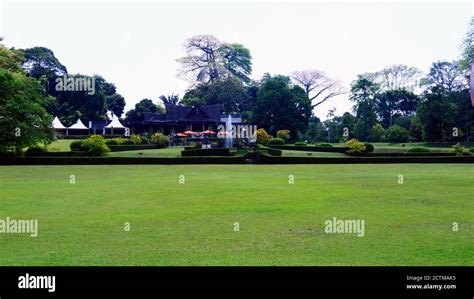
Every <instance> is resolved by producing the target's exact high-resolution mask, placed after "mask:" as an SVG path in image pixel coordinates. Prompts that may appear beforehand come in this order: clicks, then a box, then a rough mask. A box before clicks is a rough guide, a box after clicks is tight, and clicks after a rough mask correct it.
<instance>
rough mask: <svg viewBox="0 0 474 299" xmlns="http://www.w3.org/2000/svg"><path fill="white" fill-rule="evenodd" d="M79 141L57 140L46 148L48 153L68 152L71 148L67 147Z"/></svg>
mask: <svg viewBox="0 0 474 299" xmlns="http://www.w3.org/2000/svg"><path fill="white" fill-rule="evenodd" d="M76 140H79V139H58V140H55V141H53V142H51V144H50V145H49V146H48V151H50V152H69V151H70V150H71V148H70V147H69V145H70V144H71V142H73V141H76Z"/></svg>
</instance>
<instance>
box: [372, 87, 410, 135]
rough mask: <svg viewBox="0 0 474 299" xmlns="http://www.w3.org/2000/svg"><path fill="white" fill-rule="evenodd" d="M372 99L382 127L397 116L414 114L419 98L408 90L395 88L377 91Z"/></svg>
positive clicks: (389, 123)
mask: <svg viewBox="0 0 474 299" xmlns="http://www.w3.org/2000/svg"><path fill="white" fill-rule="evenodd" d="M374 100H375V105H376V111H377V115H378V117H379V119H380V122H381V123H382V126H383V127H384V128H388V127H391V126H392V125H393V123H394V121H395V119H396V118H397V117H399V116H402V115H412V114H414V113H415V111H416V107H417V106H418V101H419V98H418V96H416V95H415V94H414V93H412V92H410V91H408V90H405V89H397V90H388V91H385V92H382V93H379V94H377V95H375V97H374Z"/></svg>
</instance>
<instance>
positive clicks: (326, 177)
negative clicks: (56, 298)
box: [0, 164, 474, 266]
mask: <svg viewBox="0 0 474 299" xmlns="http://www.w3.org/2000/svg"><path fill="white" fill-rule="evenodd" d="M70 175H74V176H75V178H76V183H75V184H73V185H72V184H70V182H69V180H70ZM180 175H184V176H185V184H179V181H178V180H179V176H180ZM289 175H294V176H295V184H293V185H290V184H288V176H289ZM398 175H403V176H404V184H398V182H397V181H398ZM473 194H474V167H472V165H462V164H443V165H436V164H429V165H423V164H390V165H273V166H265V165H194V166H191V165H174V166H163V165H141V166H139V165H127V166H122V165H121V166H118V165H117V166H0V195H1V196H0V219H5V218H6V217H10V218H12V219H38V221H39V235H38V237H36V238H32V237H30V236H29V235H20V234H0V252H1V254H0V265H471V266H472V265H474V200H473ZM332 217H337V218H338V219H362V220H365V222H366V224H365V236H364V237H356V236H355V235H352V234H326V233H324V221H325V220H328V219H332ZM125 222H129V223H130V224H131V231H129V232H126V231H124V223H125ZM235 222H238V223H239V224H240V231H239V232H235V231H234V223H235ZM453 222H457V223H459V231H458V232H453V230H452V223H453Z"/></svg>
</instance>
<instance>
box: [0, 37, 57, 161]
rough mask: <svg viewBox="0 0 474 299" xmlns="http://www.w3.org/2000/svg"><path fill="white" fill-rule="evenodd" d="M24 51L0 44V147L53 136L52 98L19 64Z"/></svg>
mask: <svg viewBox="0 0 474 299" xmlns="http://www.w3.org/2000/svg"><path fill="white" fill-rule="evenodd" d="M20 57H21V54H19V53H15V51H13V50H9V49H7V48H5V47H4V46H3V45H1V44H0V61H1V65H2V66H6V68H3V67H2V68H0V151H9V150H11V149H14V150H15V152H16V153H20V152H21V151H22V149H24V148H25V147H31V146H37V145H38V144H40V143H42V144H45V145H46V144H48V143H50V142H51V140H52V137H53V132H52V129H51V128H50V125H51V122H52V120H53V119H52V117H51V115H49V114H48V113H47V112H46V109H45V106H46V104H47V102H48V100H49V98H48V97H47V96H46V95H45V91H44V89H43V87H42V86H41V84H40V83H39V82H38V81H37V80H36V79H34V78H32V77H29V76H27V75H26V73H25V72H24V71H23V70H21V68H20V59H19V58H20ZM15 64H16V66H15Z"/></svg>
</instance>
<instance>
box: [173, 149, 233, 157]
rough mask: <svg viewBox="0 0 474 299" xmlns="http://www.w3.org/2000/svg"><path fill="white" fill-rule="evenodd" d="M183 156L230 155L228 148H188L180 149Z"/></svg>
mask: <svg viewBox="0 0 474 299" xmlns="http://www.w3.org/2000/svg"><path fill="white" fill-rule="evenodd" d="M181 156H183V157H196V156H199V157H205V156H226V157H227V156H230V150H229V149H228V148H207V149H190V150H184V151H181Z"/></svg>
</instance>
